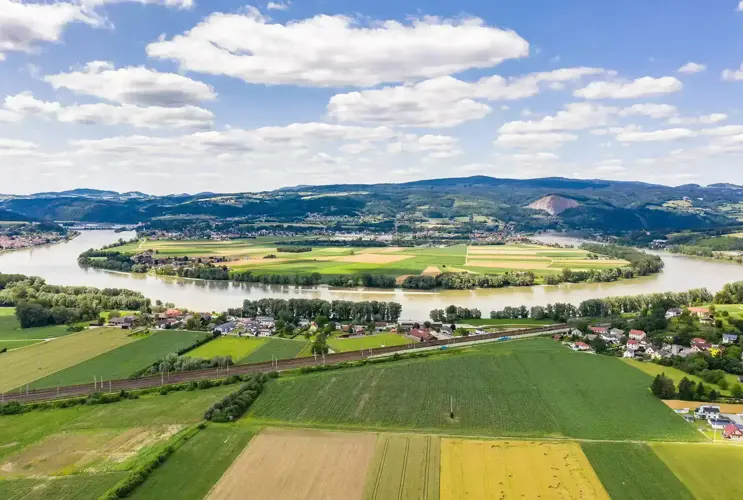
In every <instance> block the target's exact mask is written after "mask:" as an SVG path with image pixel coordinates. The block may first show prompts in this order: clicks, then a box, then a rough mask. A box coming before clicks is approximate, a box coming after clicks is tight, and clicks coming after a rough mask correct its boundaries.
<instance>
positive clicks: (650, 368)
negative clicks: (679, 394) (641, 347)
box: [622, 358, 738, 395]
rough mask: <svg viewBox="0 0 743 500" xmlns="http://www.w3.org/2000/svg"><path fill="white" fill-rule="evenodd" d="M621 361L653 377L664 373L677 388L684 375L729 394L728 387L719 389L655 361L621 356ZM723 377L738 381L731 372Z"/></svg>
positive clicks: (731, 382)
mask: <svg viewBox="0 0 743 500" xmlns="http://www.w3.org/2000/svg"><path fill="white" fill-rule="evenodd" d="M622 361H623V362H625V363H627V364H628V365H630V366H633V367H635V368H637V369H638V370H641V371H642V372H644V373H647V374H648V375H650V376H652V377H655V376H656V375H659V374H661V373H664V374H665V375H666V376H667V377H668V378H670V379H671V380H673V383H674V384H676V387H677V388H678V385H679V382H681V380H682V379H683V378H684V377H686V378H688V379H689V380H693V381H694V382H696V383H699V382H703V383H704V385H707V386H710V387H714V388H715V389H716V390H717V391H719V392H720V394H723V395H730V391H729V390H728V389H725V390H723V389H720V388H719V387H717V386H715V385H711V384H708V383H707V382H704V381H703V380H702V379H701V377H697V376H696V375H691V374H689V373H686V372H684V371H682V370H679V369H678V368H674V367H672V366H663V365H657V364H655V363H650V362H647V361H638V360H636V359H626V358H622ZM725 379H726V380H727V381H728V384H729V385H731V386H732V385H733V384H736V383H737V382H738V377H736V376H735V375H732V374H729V373H728V374H726V375H725Z"/></svg>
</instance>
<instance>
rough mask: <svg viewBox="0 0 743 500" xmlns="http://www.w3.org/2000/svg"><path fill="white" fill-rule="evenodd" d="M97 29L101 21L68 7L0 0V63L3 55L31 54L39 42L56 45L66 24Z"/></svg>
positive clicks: (67, 5)
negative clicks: (12, 53)
mask: <svg viewBox="0 0 743 500" xmlns="http://www.w3.org/2000/svg"><path fill="white" fill-rule="evenodd" d="M72 23H84V24H88V25H90V26H96V27H99V26H101V25H102V24H103V22H102V20H101V18H99V17H98V16H97V15H96V14H95V13H93V12H92V11H89V10H88V9H86V8H85V7H84V6H81V5H74V4H71V3H64V2H55V3H47V4H41V3H27V2H22V1H19V0H0V60H3V59H4V53H6V52H13V51H15V52H31V51H32V50H34V48H35V47H36V45H37V44H38V43H39V42H58V41H60V39H61V38H62V32H63V31H64V28H65V27H66V26H67V25H68V24H72Z"/></svg>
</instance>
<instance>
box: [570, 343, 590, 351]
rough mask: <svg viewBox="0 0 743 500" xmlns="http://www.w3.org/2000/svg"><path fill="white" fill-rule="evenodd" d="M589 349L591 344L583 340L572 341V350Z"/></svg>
mask: <svg viewBox="0 0 743 500" xmlns="http://www.w3.org/2000/svg"><path fill="white" fill-rule="evenodd" d="M590 349H591V346H589V345H588V344H586V343H585V342H574V343H573V350H574V351H589V350H590Z"/></svg>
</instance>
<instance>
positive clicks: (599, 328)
mask: <svg viewBox="0 0 743 500" xmlns="http://www.w3.org/2000/svg"><path fill="white" fill-rule="evenodd" d="M588 329H589V330H591V332H593V333H595V334H596V335H602V334H606V333H609V329H608V328H607V327H605V326H589V327H588Z"/></svg>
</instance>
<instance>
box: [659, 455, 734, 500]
mask: <svg viewBox="0 0 743 500" xmlns="http://www.w3.org/2000/svg"><path fill="white" fill-rule="evenodd" d="M651 447H652V449H653V450H654V451H655V452H656V453H657V454H658V456H659V457H660V458H661V460H663V462H665V464H666V465H667V466H668V468H669V469H671V470H672V471H673V473H674V474H676V476H677V477H678V478H679V479H680V480H681V482H682V483H684V485H686V487H687V488H688V489H689V491H690V492H691V493H692V495H694V497H695V498H697V499H698V500H719V499H722V498H743V475H742V474H741V472H740V471H741V470H743V449H741V447H740V446H733V445H722V444H721V445H691V444H676V443H653V444H652V445H651Z"/></svg>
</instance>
